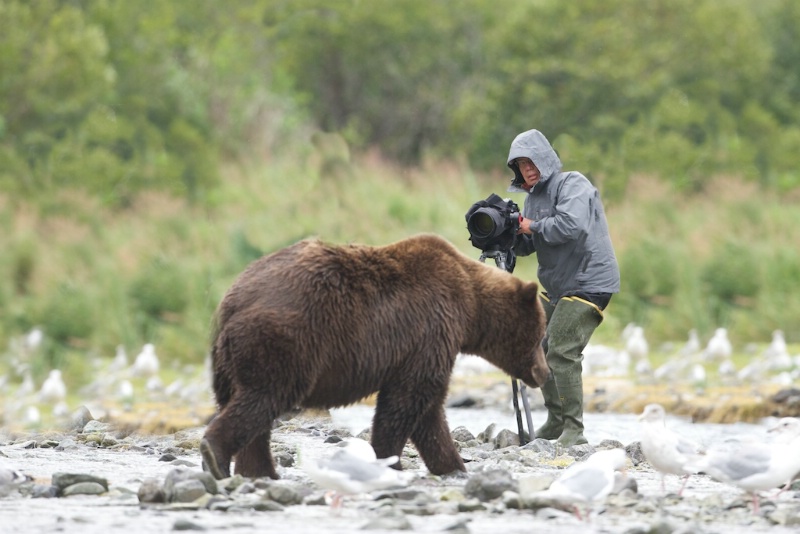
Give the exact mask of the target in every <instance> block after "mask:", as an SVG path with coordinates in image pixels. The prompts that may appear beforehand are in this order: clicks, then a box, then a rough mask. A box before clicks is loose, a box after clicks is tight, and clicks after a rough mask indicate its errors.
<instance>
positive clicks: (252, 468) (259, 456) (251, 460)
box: [234, 427, 280, 480]
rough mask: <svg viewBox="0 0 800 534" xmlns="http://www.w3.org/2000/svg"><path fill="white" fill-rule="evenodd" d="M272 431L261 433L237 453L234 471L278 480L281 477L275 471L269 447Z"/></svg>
mask: <svg viewBox="0 0 800 534" xmlns="http://www.w3.org/2000/svg"><path fill="white" fill-rule="evenodd" d="M270 434H271V431H270V429H269V427H268V430H267V431H266V432H265V433H263V434H259V435H258V436H256V437H255V438H253V440H252V441H251V442H250V443H248V444H247V445H245V446H244V447H243V448H242V449H241V450H240V451H239V452H237V453H236V462H235V468H234V472H235V473H236V474H238V475H242V476H245V477H250V478H260V477H269V478H272V479H274V480H278V479H279V478H280V477H279V476H278V473H277V472H276V471H275V463H274V462H273V460H272V451H271V450H270V448H269V442H270Z"/></svg>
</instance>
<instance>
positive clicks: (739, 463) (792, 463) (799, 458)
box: [684, 424, 800, 514]
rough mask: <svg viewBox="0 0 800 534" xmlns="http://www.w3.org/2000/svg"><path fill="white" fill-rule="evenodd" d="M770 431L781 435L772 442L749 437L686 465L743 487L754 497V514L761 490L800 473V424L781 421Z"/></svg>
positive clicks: (723, 481)
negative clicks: (781, 422)
mask: <svg viewBox="0 0 800 534" xmlns="http://www.w3.org/2000/svg"><path fill="white" fill-rule="evenodd" d="M770 431H771V432H777V434H778V436H779V437H778V439H776V440H775V441H774V442H772V443H763V442H759V441H754V440H752V439H746V440H744V441H742V442H739V443H735V444H734V446H732V447H730V448H728V449H724V450H722V449H718V450H712V451H709V452H708V454H707V455H706V456H704V457H701V458H700V459H699V460H697V461H690V462H688V463H687V464H686V465H685V466H684V468H686V469H687V470H690V471H693V472H695V473H705V474H707V475H708V476H710V477H711V478H713V479H714V480H716V481H718V482H722V483H725V484H729V485H732V486H736V487H738V488H740V489H743V490H744V491H746V492H747V493H748V494H749V495H750V496H751V497H752V500H753V514H758V512H759V498H758V492H759V491H766V490H769V489H773V488H777V487H778V486H781V485H784V484H786V483H787V482H791V480H792V479H793V478H794V476H795V475H797V473H800V454H797V448H798V447H800V424H796V425H795V424H786V425H781V424H779V425H778V426H776V427H775V428H773V429H771V430H770Z"/></svg>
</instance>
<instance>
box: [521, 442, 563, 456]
mask: <svg viewBox="0 0 800 534" xmlns="http://www.w3.org/2000/svg"><path fill="white" fill-rule="evenodd" d="M522 448H523V449H524V450H526V451H533V452H541V453H545V454H548V455H553V454H555V452H556V446H555V444H553V442H552V441H548V440H546V439H541V438H536V439H535V440H533V441H530V442H528V443H526V444H525V445H523V446H522Z"/></svg>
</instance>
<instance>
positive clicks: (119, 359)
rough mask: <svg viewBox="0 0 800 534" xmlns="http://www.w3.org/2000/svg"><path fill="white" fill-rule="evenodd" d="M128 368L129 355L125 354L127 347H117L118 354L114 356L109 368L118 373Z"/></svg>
mask: <svg viewBox="0 0 800 534" xmlns="http://www.w3.org/2000/svg"><path fill="white" fill-rule="evenodd" d="M126 367H128V354H127V353H126V352H125V347H124V346H122V345H117V348H116V352H115V354H114V359H113V360H111V365H110V366H109V369H108V370H109V371H112V372H117V371H122V370H123V369H125V368H126Z"/></svg>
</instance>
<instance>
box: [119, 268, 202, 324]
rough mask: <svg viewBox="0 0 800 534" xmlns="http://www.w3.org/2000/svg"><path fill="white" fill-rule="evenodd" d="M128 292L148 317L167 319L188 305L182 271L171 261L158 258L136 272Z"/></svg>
mask: <svg viewBox="0 0 800 534" xmlns="http://www.w3.org/2000/svg"><path fill="white" fill-rule="evenodd" d="M129 295H130V297H131V299H132V300H133V301H134V302H135V303H136V306H137V307H138V309H139V310H140V311H142V312H144V313H145V314H146V315H147V316H148V317H149V318H151V319H159V320H161V319H169V318H172V317H174V316H175V315H178V314H181V313H183V311H184V310H185V309H186V306H187V305H188V304H189V295H188V288H187V282H186V279H185V273H184V272H183V271H182V270H181V269H180V267H179V266H178V265H177V264H175V263H174V262H173V261H171V260H168V259H165V258H163V257H158V258H155V259H154V260H152V261H151V262H150V263H149V264H147V265H145V267H144V268H143V269H142V270H141V271H140V272H139V273H138V274H137V275H136V278H135V279H134V280H133V282H131V285H130V289H129Z"/></svg>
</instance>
